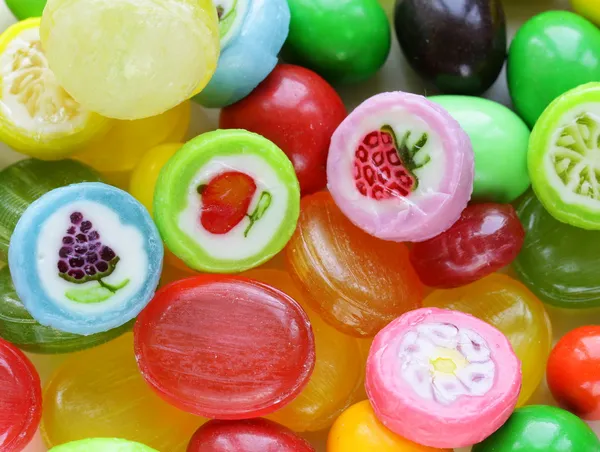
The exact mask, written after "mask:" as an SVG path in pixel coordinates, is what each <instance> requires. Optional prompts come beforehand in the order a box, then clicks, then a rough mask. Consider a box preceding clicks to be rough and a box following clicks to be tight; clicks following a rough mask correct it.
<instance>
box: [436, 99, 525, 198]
mask: <svg viewBox="0 0 600 452" xmlns="http://www.w3.org/2000/svg"><path fill="white" fill-rule="evenodd" d="M429 99H430V100H431V101H433V102H435V103H437V104H439V105H441V106H442V107H444V108H445V109H446V110H447V111H448V113H450V115H451V116H452V117H453V118H454V119H456V120H457V121H458V122H459V123H460V125H461V127H462V128H463V129H464V130H465V132H467V134H468V135H469V138H470V139H471V143H472V144H473V152H474V153H475V181H474V184H473V195H472V197H473V199H474V200H476V201H493V202H498V203H509V202H512V201H514V200H515V199H517V198H518V197H519V196H521V195H522V194H523V193H524V192H525V191H526V190H527V188H529V184H530V181H529V174H528V173H527V147H528V145H529V129H528V128H527V125H526V124H525V123H524V122H523V121H522V120H521V118H519V117H518V116H517V115H516V114H515V113H513V112H512V111H511V110H509V109H508V108H506V107H505V106H504V105H501V104H499V103H497V102H493V101H491V100H487V99H483V98H481V97H471V96H433V97H430V98H429Z"/></svg>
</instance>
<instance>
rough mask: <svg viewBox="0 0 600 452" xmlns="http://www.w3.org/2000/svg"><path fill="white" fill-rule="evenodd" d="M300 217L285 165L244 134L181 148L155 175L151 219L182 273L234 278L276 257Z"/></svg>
mask: <svg viewBox="0 0 600 452" xmlns="http://www.w3.org/2000/svg"><path fill="white" fill-rule="evenodd" d="M299 213H300V186H299V184H298V179H297V178H296V173H295V171H294V167H293V165H292V162H290V160H289V159H288V158H287V156H286V155H285V154H284V153H283V151H282V150H281V149H279V148H278V147H277V146H276V145H275V144H273V143H272V142H271V141H269V140H267V139H266V138H263V137H262V136H260V135H257V134H255V133H251V132H248V131H246V130H235V129H232V130H217V131H214V132H209V133H205V134H203V135H200V136H198V137H196V138H194V139H192V140H190V141H189V142H188V143H187V144H185V145H184V146H183V147H182V148H181V149H180V150H179V151H178V152H177V153H176V154H175V155H174V156H173V157H171V159H170V160H169V161H168V162H167V164H166V165H165V166H164V168H163V169H162V170H161V173H160V176H159V178H158V182H157V184H156V189H155V192H154V218H155V221H156V225H157V226H158V230H159V231H160V234H161V236H162V238H163V240H164V241H165V244H166V245H167V248H169V250H170V251H171V252H173V254H175V255H176V256H177V257H179V258H180V259H181V260H183V261H184V262H185V263H186V264H187V265H188V266H189V267H191V268H193V269H196V270H199V271H204V272H212V273H237V272H241V271H244V270H247V269H250V268H253V267H256V266H258V265H260V264H262V263H264V262H266V261H267V260H269V259H270V258H271V257H273V256H274V255H275V254H277V253H278V252H279V251H281V250H282V249H283V247H284V246H285V245H286V243H287V242H288V241H289V239H290V237H291V236H292V234H293V232H294V230H295V228H296V223H297V222H298V216H299Z"/></svg>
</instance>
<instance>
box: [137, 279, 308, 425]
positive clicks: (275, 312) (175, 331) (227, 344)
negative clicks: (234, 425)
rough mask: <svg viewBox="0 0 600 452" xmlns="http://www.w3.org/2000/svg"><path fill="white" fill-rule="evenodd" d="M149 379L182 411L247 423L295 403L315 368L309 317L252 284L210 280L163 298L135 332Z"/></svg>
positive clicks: (184, 285) (175, 287)
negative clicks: (247, 419) (245, 420)
mask: <svg viewBox="0 0 600 452" xmlns="http://www.w3.org/2000/svg"><path fill="white" fill-rule="evenodd" d="M134 336H135V354H136V358H137V361H138V365H139V367H140V370H141V372H142V375H143V376H144V378H145V379H146V381H147V382H148V383H149V384H150V386H151V387H152V388H154V389H155V390H156V391H157V392H158V394H159V395H160V396H162V397H163V398H164V399H165V400H167V401H168V402H170V403H171V404H173V405H174V406H176V407H178V408H180V409H182V410H185V411H189V412H190V413H193V414H197V415H200V416H205V417H210V418H217V419H246V418H250V417H255V416H263V415H265V414H268V413H270V412H272V411H275V410H276V409H277V408H279V407H281V406H283V405H285V404H286V403H288V402H290V401H291V400H292V399H293V398H294V397H295V396H296V395H297V394H298V393H299V392H300V391H301V390H302V388H303V387H304V386H305V385H306V383H307V382H308V379H309V377H310V374H311V373H312V370H313V367H314V364H315V345H314V338H313V333H312V330H311V327H310V322H309V320H308V316H307V315H306V313H305V312H304V311H303V310H302V308H301V307H300V305H298V303H296V302H295V301H294V300H292V299H291V298H290V297H289V296H287V295H285V294H284V293H282V292H280V291H278V290H276V289H274V288H272V287H270V286H267V285H265V284H262V283H259V282H257V281H252V280H249V279H246V278H241V277H236V276H225V275H212V276H211V275H202V276H198V277H195V278H189V279H184V280H181V281H177V282H175V283H172V284H170V285H168V286H165V287H163V288H162V289H161V290H159V291H158V292H157V293H156V295H155V297H154V299H153V300H152V301H151V302H150V304H149V305H148V306H147V307H146V309H144V310H143V311H142V313H141V314H140V316H139V317H138V320H137V322H136V324H135V329H134Z"/></svg>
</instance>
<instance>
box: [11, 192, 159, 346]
mask: <svg viewBox="0 0 600 452" xmlns="http://www.w3.org/2000/svg"><path fill="white" fill-rule="evenodd" d="M162 261H163V246H162V243H161V240H160V236H159V234H158V231H157V229H156V227H155V226H154V223H153V222H152V219H151V218H150V215H149V214H148V212H147V211H146V209H144V207H143V206H142V205H141V204H140V203H139V202H137V201H136V200H135V199H134V198H133V197H132V196H131V195H129V194H128V193H125V192H124V191H122V190H119V189H117V188H114V187H111V186H109V185H105V184H101V183H81V184H73V185H69V186H67V187H63V188H58V189H55V190H52V191H51V192H49V193H46V194H45V195H43V196H42V197H41V198H39V199H37V200H36V201H35V202H33V203H32V204H31V205H30V206H29V207H28V208H27V210H26V211H25V213H24V214H23V215H22V216H21V218H20V219H19V222H18V223H17V226H16V227H15V230H14V232H13V234H12V237H11V239H10V246H9V256H8V263H9V266H10V272H11V276H12V280H13V283H14V285H15V289H16V292H17V294H18V296H19V298H20V299H21V301H22V302H23V305H24V306H25V307H26V308H27V310H28V311H29V312H30V313H31V315H32V316H33V317H34V318H35V319H36V320H37V321H38V322H40V323H41V324H42V325H45V326H51V327H53V328H56V329H58V330H61V331H65V332H68V333H73V334H82V335H88V334H94V333H100V332H103V331H108V330H110V329H112V328H116V327H119V326H121V325H123V324H125V323H127V322H128V321H130V320H131V319H133V318H134V317H135V316H136V315H137V314H138V313H139V312H140V311H141V310H142V308H143V307H144V306H145V305H146V304H147V303H148V302H149V301H150V298H152V296H153V294H154V290H155V288H156V286H157V284H158V280H159V277H160V273H161V269H162Z"/></svg>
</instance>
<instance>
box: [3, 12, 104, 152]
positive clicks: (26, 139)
mask: <svg viewBox="0 0 600 452" xmlns="http://www.w3.org/2000/svg"><path fill="white" fill-rule="evenodd" d="M112 123H113V121H111V120H109V119H107V118H103V117H101V116H99V115H97V114H95V113H92V112H90V111H88V110H86V109H85V108H83V107H82V106H81V105H79V104H78V103H77V102H76V101H75V100H74V99H73V98H72V97H71V96H70V95H69V94H68V93H67V92H66V91H65V90H64V89H63V88H62V87H61V86H60V85H59V84H58V82H57V81H56V77H55V76H54V73H53V72H52V71H51V70H50V69H49V67H48V61H47V59H46V55H45V54H44V51H43V49H42V45H41V42H40V19H39V18H34V19H27V20H24V21H22V22H18V23H16V24H14V25H12V26H11V27H9V28H8V29H7V30H6V31H5V32H4V33H2V34H1V35H0V141H3V142H4V143H6V144H8V145H9V146H10V147H12V148H14V149H15V150H17V151H19V152H22V153H23V154H27V155H30V156H32V157H37V158H40V159H45V160H57V159H61V158H64V157H67V156H69V155H71V154H72V153H74V152H76V151H79V150H81V149H82V148H83V147H84V146H85V145H86V144H87V143H89V142H91V141H92V140H93V139H95V138H97V137H99V136H102V135H104V134H105V133H106V132H107V131H108V129H109V128H110V126H111V125H112Z"/></svg>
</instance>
